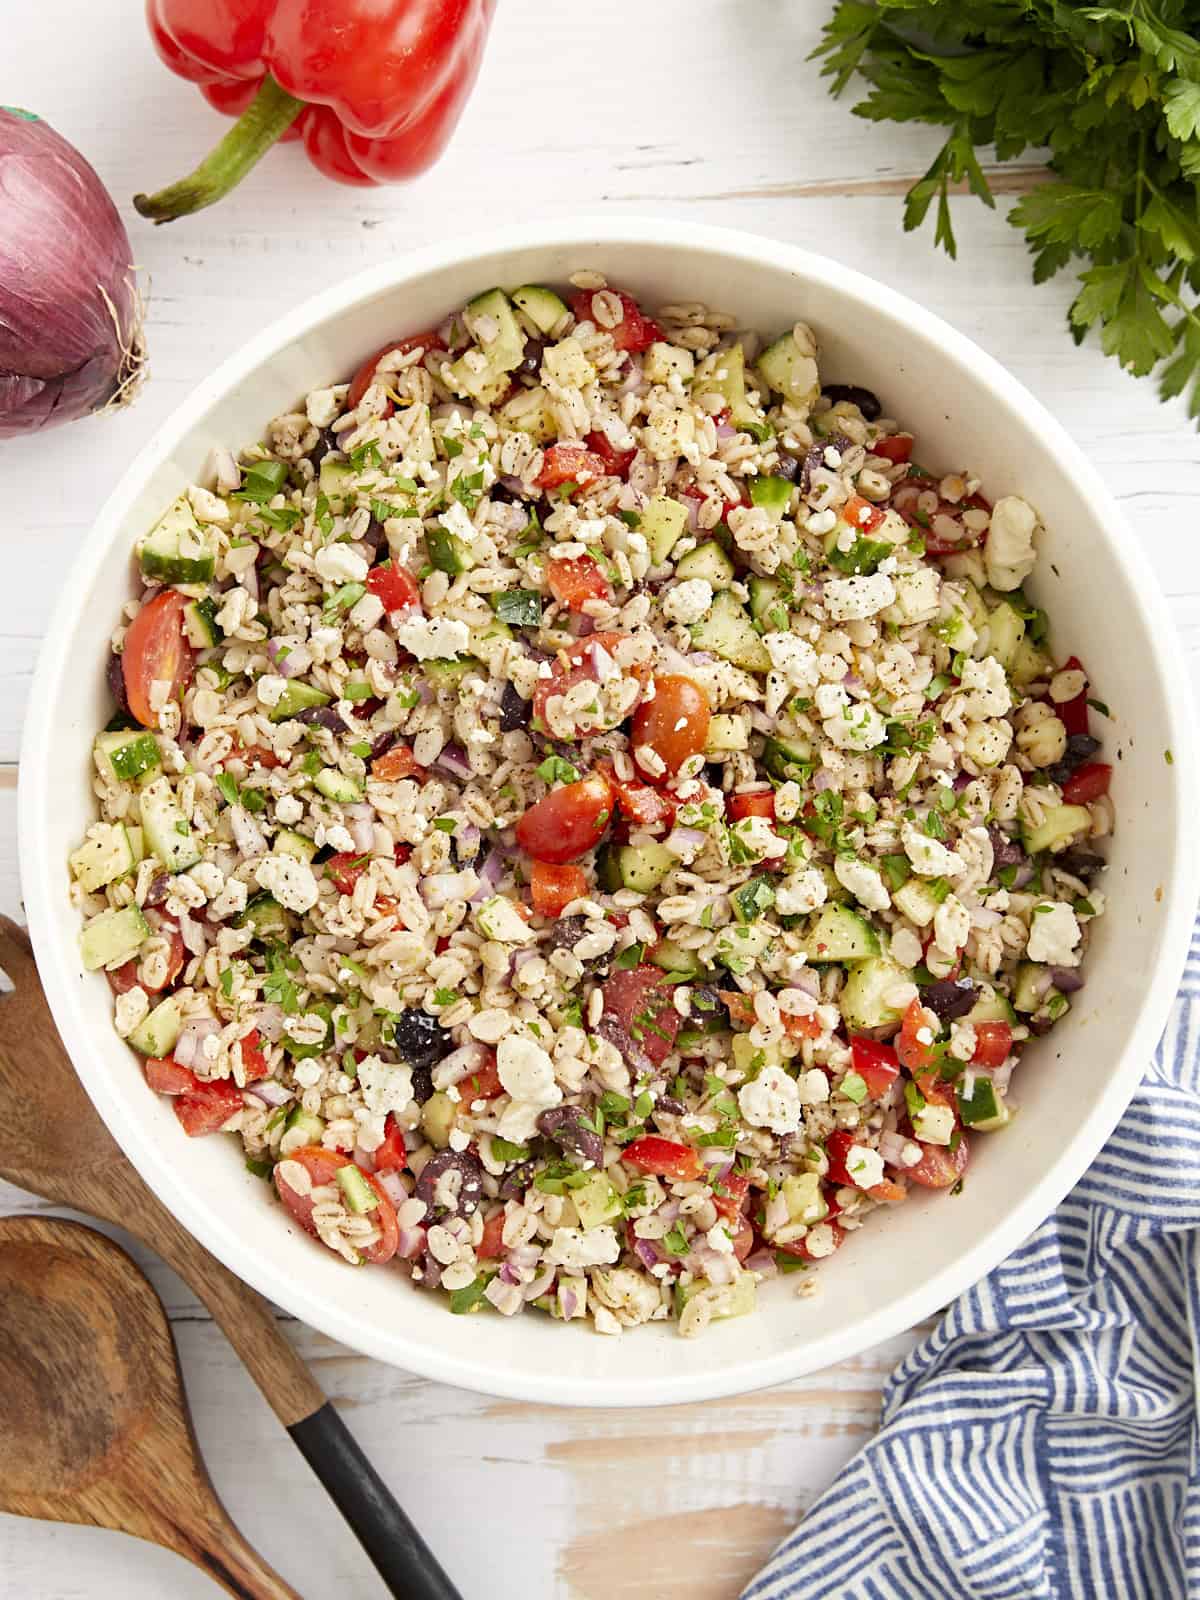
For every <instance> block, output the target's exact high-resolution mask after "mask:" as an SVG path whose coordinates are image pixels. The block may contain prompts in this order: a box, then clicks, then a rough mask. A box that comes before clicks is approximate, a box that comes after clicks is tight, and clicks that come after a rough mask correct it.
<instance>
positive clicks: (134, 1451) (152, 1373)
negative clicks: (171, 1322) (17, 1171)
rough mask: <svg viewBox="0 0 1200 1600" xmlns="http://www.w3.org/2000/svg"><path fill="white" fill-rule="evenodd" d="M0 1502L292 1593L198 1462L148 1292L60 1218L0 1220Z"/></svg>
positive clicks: (257, 1594)
mask: <svg viewBox="0 0 1200 1600" xmlns="http://www.w3.org/2000/svg"><path fill="white" fill-rule="evenodd" d="M0 1459H2V1460H3V1462H4V1471H3V1474H2V1475H0V1511H8V1512H12V1513H14V1514H15V1515H16V1516H19V1517H44V1518H48V1519H49V1520H51V1521H54V1522H83V1523H91V1524H93V1525H94V1526H95V1527H98V1528H115V1529H117V1530H118V1532H120V1533H131V1534H133V1535H134V1536H135V1537H136V1538H138V1539H147V1540H149V1541H150V1542H151V1543H153V1544H161V1545H165V1546H166V1548H167V1549H168V1550H174V1551H176V1552H177V1553H178V1554H179V1555H181V1556H186V1557H187V1559H188V1560H189V1561H193V1562H195V1564H196V1566H198V1567H199V1568H200V1569H201V1570H202V1571H204V1572H207V1573H208V1575H209V1576H210V1577H211V1578H215V1579H216V1581H217V1582H218V1583H219V1584H222V1585H223V1586H224V1587H225V1588H226V1589H228V1590H229V1592H230V1594H233V1595H238V1596H241V1597H242V1600H299V1596H298V1595H297V1594H296V1591H295V1590H294V1589H293V1588H291V1587H290V1585H288V1584H286V1583H284V1581H283V1579H282V1578H281V1577H280V1576H279V1574H278V1573H277V1572H275V1571H274V1570H273V1569H272V1568H271V1567H269V1566H267V1564H266V1562H265V1561H264V1560H263V1559H262V1557H261V1556H259V1555H258V1554H257V1553H256V1552H255V1551H254V1550H253V1549H252V1548H251V1547H250V1545H248V1544H247V1543H246V1541H245V1539H243V1538H242V1536H241V1534H240V1533H239V1532H238V1530H237V1529H236V1528H235V1527H234V1525H233V1523H232V1522H231V1521H230V1520H229V1517H228V1516H227V1515H226V1513H225V1510H224V1508H223V1507H222V1505H221V1503H220V1501H219V1500H218V1499H217V1497H216V1494H215V1492H214V1490H213V1486H212V1484H211V1483H210V1482H209V1479H208V1474H207V1473H206V1472H205V1470H204V1466H203V1464H202V1462H201V1460H200V1457H199V1453H198V1449H197V1445H196V1441H195V1438H194V1436H193V1434H192V1429H191V1423H190V1420H189V1418H188V1412H187V1403H186V1401H185V1400H184V1397H183V1390H182V1387H181V1383H180V1377H179V1367H178V1364H177V1362H176V1359H175V1346H174V1344H173V1342H172V1340H171V1330H170V1327H169V1326H168V1324H167V1319H166V1316H165V1315H164V1313H163V1308H162V1306H161V1305H160V1304H159V1300H158V1296H157V1295H156V1294H155V1293H154V1290H153V1289H152V1288H151V1287H150V1285H149V1283H148V1282H147V1281H146V1279H145V1277H144V1276H143V1274H142V1272H141V1270H140V1269H139V1268H138V1267H137V1266H136V1265H135V1264H134V1263H133V1262H132V1261H131V1260H130V1259H129V1257H128V1256H127V1255H126V1254H125V1252H124V1251H123V1250H121V1249H118V1247H117V1246H116V1245H115V1244H113V1242H112V1240H111V1239H106V1238H105V1237H104V1235H103V1234H99V1233H93V1232H92V1230H91V1229H90V1228H85V1227H84V1226H83V1225H82V1224H81V1223H78V1222H67V1221H65V1220H63V1219H62V1218H61V1217H6V1218H3V1219H0Z"/></svg>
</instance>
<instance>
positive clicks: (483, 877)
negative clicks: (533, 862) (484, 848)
mask: <svg viewBox="0 0 1200 1600" xmlns="http://www.w3.org/2000/svg"><path fill="white" fill-rule="evenodd" d="M504 868H505V863H504V857H503V856H502V855H501V853H500V851H499V849H497V848H496V847H495V846H493V847H492V851H491V854H490V855H489V856H488V858H487V860H486V861H485V862H484V863H483V865H482V867H480V869H479V871H478V873H477V874H476V876H477V877H478V879H479V887H478V888H477V889H476V890H475V893H474V894H473V895H472V896H471V904H472V905H473V906H475V905H478V904H479V903H480V901H482V900H486V899H487V898H488V896H489V895H493V894H495V892H496V887H497V885H498V884H499V882H500V880H501V878H502V877H503V876H504Z"/></svg>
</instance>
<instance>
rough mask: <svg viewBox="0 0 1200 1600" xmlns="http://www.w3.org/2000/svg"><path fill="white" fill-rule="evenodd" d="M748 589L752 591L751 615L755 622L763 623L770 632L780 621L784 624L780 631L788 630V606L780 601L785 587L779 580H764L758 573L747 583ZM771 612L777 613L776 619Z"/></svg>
mask: <svg viewBox="0 0 1200 1600" xmlns="http://www.w3.org/2000/svg"><path fill="white" fill-rule="evenodd" d="M746 587H747V588H748V589H749V591H750V615H751V616H752V617H753V618H754V620H755V622H761V623H763V624H764V626H766V627H767V631H768V632H770V631H771V627H770V624H771V623H772V622H774V621H776V620H778V621H779V622H780V623H781V624H782V626H781V627H780V630H779V631H780V632H784V631H785V630H786V628H787V606H786V605H785V603H784V602H783V601H782V600H781V599H780V596H781V595H782V593H783V585H782V584H781V583H780V581H779V579H778V578H763V577H760V576H759V575H758V573H757V572H756V573H755V574H754V576H753V577H752V578H750V579H749V580H748V581H747V584H746ZM777 608H778V610H777ZM771 612H776V617H774V618H773V617H771V615H770V613H771Z"/></svg>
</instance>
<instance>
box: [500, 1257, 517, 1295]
mask: <svg viewBox="0 0 1200 1600" xmlns="http://www.w3.org/2000/svg"><path fill="white" fill-rule="evenodd" d="M500 1281H501V1283H511V1284H514V1285H515V1286H516V1287H517V1288H520V1286H521V1275H520V1273H519V1272H518V1271H517V1269H516V1268H515V1267H514V1266H513V1264H512V1262H511V1261H505V1262H502V1263H501V1266H500Z"/></svg>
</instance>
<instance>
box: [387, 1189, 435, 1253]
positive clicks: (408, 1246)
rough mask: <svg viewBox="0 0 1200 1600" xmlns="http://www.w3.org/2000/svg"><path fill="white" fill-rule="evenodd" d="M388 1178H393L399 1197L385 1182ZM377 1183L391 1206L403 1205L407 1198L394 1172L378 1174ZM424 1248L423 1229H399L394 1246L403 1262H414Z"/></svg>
mask: <svg viewBox="0 0 1200 1600" xmlns="http://www.w3.org/2000/svg"><path fill="white" fill-rule="evenodd" d="M388 1178H394V1179H395V1180H396V1183H397V1184H398V1185H399V1191H400V1197H399V1198H397V1196H396V1194H395V1193H393V1191H392V1187H391V1185H390V1184H389V1183H388V1182H387V1181H386V1180H387V1179H388ZM378 1182H379V1184H380V1186H381V1187H382V1188H383V1189H384V1190H386V1192H387V1197H388V1199H389V1200H391V1202H392V1203H393V1205H403V1204H404V1201H405V1200H406V1199H407V1198H408V1196H407V1195H406V1194H405V1193H404V1186H403V1184H401V1183H400V1178H399V1174H398V1173H395V1172H381V1173H380V1174H379V1178H378ZM424 1248H425V1229H424V1228H401V1229H400V1239H399V1242H398V1244H397V1245H396V1254H397V1255H398V1256H403V1258H404V1259H405V1261H415V1260H416V1258H417V1257H418V1256H419V1255H420V1254H421V1252H422V1250H424Z"/></svg>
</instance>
